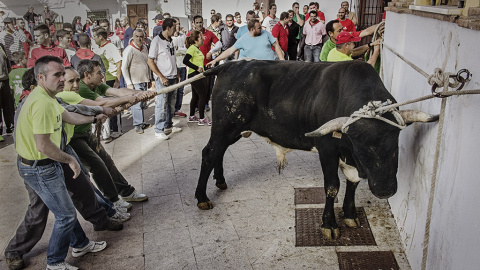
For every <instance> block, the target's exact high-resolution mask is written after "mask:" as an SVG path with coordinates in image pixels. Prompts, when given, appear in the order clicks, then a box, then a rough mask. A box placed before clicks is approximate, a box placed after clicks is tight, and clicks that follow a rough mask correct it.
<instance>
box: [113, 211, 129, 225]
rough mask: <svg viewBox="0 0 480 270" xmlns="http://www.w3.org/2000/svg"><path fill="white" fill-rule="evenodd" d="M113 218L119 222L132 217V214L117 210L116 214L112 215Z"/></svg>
mask: <svg viewBox="0 0 480 270" xmlns="http://www.w3.org/2000/svg"><path fill="white" fill-rule="evenodd" d="M110 219H111V220H114V221H117V222H121V223H123V222H125V221H127V220H129V219H130V214H129V213H122V212H119V211H117V212H116V213H115V215H113V216H111V217H110Z"/></svg>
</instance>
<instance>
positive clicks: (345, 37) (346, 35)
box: [335, 32, 362, 45]
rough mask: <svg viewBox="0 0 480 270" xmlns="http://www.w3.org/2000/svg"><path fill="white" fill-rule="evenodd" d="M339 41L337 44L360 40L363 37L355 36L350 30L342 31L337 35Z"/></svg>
mask: <svg viewBox="0 0 480 270" xmlns="http://www.w3.org/2000/svg"><path fill="white" fill-rule="evenodd" d="M336 39H337V41H336V42H335V44H337V45H338V44H343V43H347V42H351V41H353V42H358V41H360V40H361V39H362V38H361V37H354V36H353V35H352V34H351V33H350V32H341V33H340V34H338V36H337V38H336Z"/></svg>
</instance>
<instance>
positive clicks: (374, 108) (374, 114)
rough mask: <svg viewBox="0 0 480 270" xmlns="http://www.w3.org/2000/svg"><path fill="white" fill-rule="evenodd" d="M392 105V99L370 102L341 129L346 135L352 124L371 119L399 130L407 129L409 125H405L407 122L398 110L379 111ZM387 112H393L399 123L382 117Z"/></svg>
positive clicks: (355, 113) (352, 115)
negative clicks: (363, 119)
mask: <svg viewBox="0 0 480 270" xmlns="http://www.w3.org/2000/svg"><path fill="white" fill-rule="evenodd" d="M391 104H392V101H391V100H390V99H387V101H385V102H381V101H378V100H377V101H370V102H368V104H367V105H363V107H362V108H360V109H359V110H357V111H355V112H353V113H352V114H351V115H350V118H349V119H348V120H347V122H345V124H344V125H343V126H342V129H341V130H342V133H345V134H346V133H347V132H348V127H349V126H350V125H351V124H353V123H355V122H356V121H358V120H360V119H362V118H370V119H377V120H381V121H383V122H385V123H387V124H390V125H392V126H394V127H397V128H399V129H404V128H406V127H407V125H406V124H405V121H404V120H403V117H402V116H401V115H400V113H399V112H398V109H397V108H395V107H391V108H388V109H386V110H378V109H379V108H382V107H384V106H388V105H391ZM386 112H391V113H392V115H393V116H394V117H395V120H396V121H397V122H394V121H392V120H389V119H387V118H385V117H383V116H382V115H383V114H384V113H386Z"/></svg>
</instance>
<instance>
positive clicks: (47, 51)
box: [27, 24, 71, 68]
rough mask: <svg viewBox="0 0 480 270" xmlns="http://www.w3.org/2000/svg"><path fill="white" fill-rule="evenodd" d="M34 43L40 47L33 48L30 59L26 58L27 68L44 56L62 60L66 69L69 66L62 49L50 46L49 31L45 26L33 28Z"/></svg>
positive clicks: (53, 45)
mask: <svg viewBox="0 0 480 270" xmlns="http://www.w3.org/2000/svg"><path fill="white" fill-rule="evenodd" d="M33 31H34V34H33V35H34V36H35V41H36V42H37V44H39V45H40V47H37V48H33V49H32V52H31V55H30V58H28V62H27V67H28V68H31V67H33V66H34V65H35V62H36V61H37V59H38V58H40V57H42V56H45V55H52V56H56V57H58V58H60V59H62V60H63V65H64V66H66V67H68V66H71V64H70V61H68V57H67V53H66V52H65V50H64V49H62V48H60V47H57V46H55V44H52V40H51V39H50V29H49V28H48V26H47V25H45V24H40V25H37V26H35V28H34V30H33Z"/></svg>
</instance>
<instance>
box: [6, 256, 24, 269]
mask: <svg viewBox="0 0 480 270" xmlns="http://www.w3.org/2000/svg"><path fill="white" fill-rule="evenodd" d="M6 261H7V265H8V269H9V270H20V269H23V268H25V262H24V261H23V259H22V258H20V257H14V258H6Z"/></svg>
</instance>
